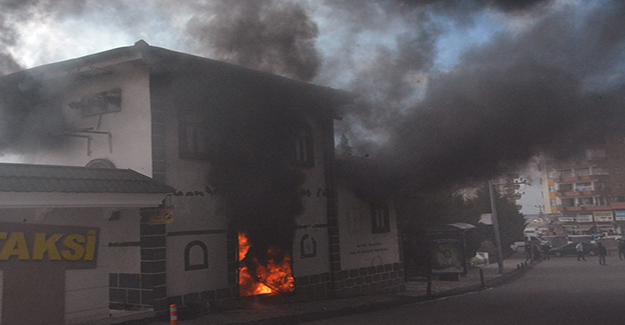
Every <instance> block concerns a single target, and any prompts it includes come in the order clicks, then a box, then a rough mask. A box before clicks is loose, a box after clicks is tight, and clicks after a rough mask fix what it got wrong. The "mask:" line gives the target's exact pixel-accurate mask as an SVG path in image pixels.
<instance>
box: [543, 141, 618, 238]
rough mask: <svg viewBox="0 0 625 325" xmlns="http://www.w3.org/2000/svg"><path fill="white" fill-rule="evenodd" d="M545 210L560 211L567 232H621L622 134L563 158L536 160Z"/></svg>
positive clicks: (612, 233)
mask: <svg viewBox="0 0 625 325" xmlns="http://www.w3.org/2000/svg"><path fill="white" fill-rule="evenodd" d="M540 171H541V184H542V197H543V204H544V206H545V212H546V213H553V214H556V213H557V214H560V215H561V217H560V218H559V219H560V222H562V225H563V228H564V230H565V232H566V233H567V234H590V233H606V234H610V235H615V234H622V233H623V226H624V225H625V188H624V184H625V137H623V136H611V137H609V138H606V140H605V141H604V142H603V143H601V144H600V145H598V146H596V147H594V148H587V149H585V150H582V151H581V152H580V153H579V154H578V155H577V156H575V157H573V158H571V159H569V160H567V161H556V160H554V159H552V158H550V157H547V156H544V157H543V158H542V159H541V163H540Z"/></svg>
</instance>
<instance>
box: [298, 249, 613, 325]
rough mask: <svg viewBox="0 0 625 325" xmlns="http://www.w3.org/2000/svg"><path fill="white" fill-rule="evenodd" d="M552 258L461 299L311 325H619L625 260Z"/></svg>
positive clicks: (438, 301) (357, 315) (339, 318)
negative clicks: (508, 280)
mask: <svg viewBox="0 0 625 325" xmlns="http://www.w3.org/2000/svg"><path fill="white" fill-rule="evenodd" d="M586 260H587V261H586V262H584V261H579V262H578V261H577V260H576V258H575V257H560V258H552V259H551V260H547V261H543V262H541V263H540V264H538V265H536V266H535V267H534V268H533V269H532V270H530V271H529V272H528V273H527V274H525V275H524V276H523V277H522V278H520V279H517V280H516V281H514V282H512V283H509V284H506V285H503V286H500V287H497V288H493V289H489V290H485V291H481V292H477V293H469V294H465V295H461V296H456V297H450V298H445V299H439V300H435V301H428V302H423V303H416V304H410V305H405V306H401V307H396V308H391V309H384V310H378V311H375V312H371V313H365V314H356V315H350V316H344V317H337V318H332V319H327V320H320V321H315V322H309V323H306V324H550V325H553V324H567V325H572V324H594V325H596V324H619V323H622V321H623V319H625V308H623V303H624V302H625V277H624V275H625V261H620V260H619V259H618V257H617V256H615V255H614V254H612V255H611V256H608V258H607V263H608V266H600V265H599V262H598V259H597V257H586Z"/></svg>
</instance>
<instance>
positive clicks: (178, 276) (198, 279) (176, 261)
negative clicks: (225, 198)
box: [167, 234, 228, 296]
mask: <svg viewBox="0 0 625 325" xmlns="http://www.w3.org/2000/svg"><path fill="white" fill-rule="evenodd" d="M196 240H199V241H202V242H203V243H204V244H205V245H206V247H207V249H208V268H207V269H199V270H190V271H185V263H184V250H185V247H186V246H187V244H189V243H190V242H192V241H196ZM197 248H198V247H194V249H197ZM196 253H197V252H196ZM195 257H197V256H195ZM192 261H193V259H192ZM227 286H228V263H227V256H226V234H210V235H190V236H172V237H167V295H168V296H176V295H183V294H187V293H191V292H202V291H208V290H214V289H221V288H225V287H227Z"/></svg>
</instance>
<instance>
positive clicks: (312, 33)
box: [187, 0, 321, 81]
mask: <svg viewBox="0 0 625 325" xmlns="http://www.w3.org/2000/svg"><path fill="white" fill-rule="evenodd" d="M203 9H204V10H206V11H208V13H207V14H204V15H197V16H195V17H194V18H193V19H191V20H190V21H189V23H188V26H187V31H188V33H189V35H190V36H191V39H192V40H194V43H195V44H198V45H199V46H200V48H202V49H204V50H205V51H208V52H211V53H214V55H215V56H216V57H217V58H219V59H223V60H226V61H229V62H232V63H236V64H240V65H243V66H246V67H250V68H254V69H258V70H264V71H270V72H274V73H278V74H282V75H286V76H289V77H292V78H296V79H300V80H305V81H309V80H312V79H313V78H314V77H315V76H316V74H317V72H318V70H319V68H320V65H321V58H320V56H319V53H318V52H317V50H316V48H315V39H316V38H317V35H318V34H319V31H318V29H317V25H316V24H315V23H314V22H313V21H312V20H311V19H310V17H309V15H308V14H307V13H306V11H305V10H304V8H303V7H302V6H301V5H299V4H297V3H294V2H288V1H274V0H241V1H224V2H215V3H211V4H210V5H207V7H203Z"/></svg>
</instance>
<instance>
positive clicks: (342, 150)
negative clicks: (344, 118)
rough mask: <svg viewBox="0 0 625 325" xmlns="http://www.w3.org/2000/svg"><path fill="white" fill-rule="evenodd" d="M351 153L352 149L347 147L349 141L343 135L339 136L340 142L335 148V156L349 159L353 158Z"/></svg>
mask: <svg viewBox="0 0 625 325" xmlns="http://www.w3.org/2000/svg"><path fill="white" fill-rule="evenodd" d="M353 151H354V148H353V147H352V146H350V145H349V139H347V136H346V135H345V133H343V134H341V140H340V141H339V144H338V145H337V146H336V154H337V155H339V156H344V157H351V156H353Z"/></svg>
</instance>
